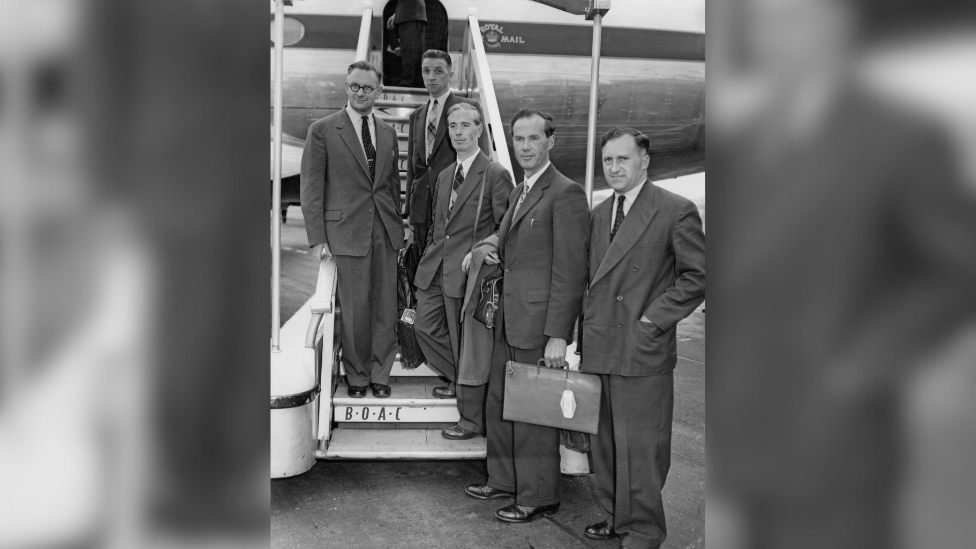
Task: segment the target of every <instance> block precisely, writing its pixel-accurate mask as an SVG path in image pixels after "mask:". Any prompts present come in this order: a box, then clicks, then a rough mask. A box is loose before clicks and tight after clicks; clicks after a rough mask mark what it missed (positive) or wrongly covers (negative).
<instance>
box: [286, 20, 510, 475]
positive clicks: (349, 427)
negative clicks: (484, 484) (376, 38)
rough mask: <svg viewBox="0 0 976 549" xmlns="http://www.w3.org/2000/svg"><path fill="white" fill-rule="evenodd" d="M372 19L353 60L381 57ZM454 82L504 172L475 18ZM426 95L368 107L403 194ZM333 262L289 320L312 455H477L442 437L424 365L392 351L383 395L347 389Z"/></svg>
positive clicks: (480, 441) (447, 411)
mask: <svg viewBox="0 0 976 549" xmlns="http://www.w3.org/2000/svg"><path fill="white" fill-rule="evenodd" d="M373 24H378V19H377V20H375V21H374V18H373V16H372V10H371V9H369V8H367V9H366V10H365V12H364V13H363V18H362V23H361V27H360V42H359V47H358V49H357V53H356V56H357V57H356V59H369V60H370V61H372V62H374V63H377V64H378V63H380V62H381V59H382V56H381V55H380V52H379V51H375V50H376V48H371V45H370V43H369V37H370V28H371V26H372V25H373ZM454 67H455V74H456V79H457V80H456V82H455V83H454V84H455V86H454V88H455V89H454V93H455V94H457V95H460V96H464V97H472V98H474V99H476V100H478V101H479V102H480V103H481V105H482V106H483V109H484V111H485V115H486V122H487V124H486V130H487V131H488V132H489V136H490V138H491V141H492V143H493V144H494V145H493V146H494V148H495V150H494V151H493V157H494V159H495V161H497V162H500V163H501V164H502V165H504V166H505V167H507V168H508V169H509V171H511V169H512V166H511V160H510V159H509V156H508V148H507V144H506V141H505V137H504V133H503V130H502V122H501V118H500V114H499V112H498V104H497V101H496V100H495V95H494V86H493V84H492V82H491V76H490V74H489V73H488V65H487V61H486V57H485V52H484V47H483V45H482V38H481V31H480V28H479V25H478V21H477V18H476V17H475V16H471V17H470V18H469V21H468V24H467V28H466V31H465V45H464V50H463V52H462V53H461V54H460V55H459V56H457V55H456V56H455V60H454ZM427 99H428V94H427V90H426V89H424V88H402V87H386V88H384V90H383V93H382V94H381V95H380V97H379V98H377V101H376V103H375V104H374V107H373V108H374V112H375V113H376V114H377V115H378V116H379V117H380V118H382V119H384V120H385V121H386V122H388V123H390V124H391V125H393V127H394V129H395V130H396V132H397V138H398V143H399V151H400V156H399V162H398V167H399V170H400V190H401V196H402V197H404V198H405V196H406V188H407V183H408V182H407V177H406V169H407V162H408V158H407V140H408V139H409V135H410V124H409V118H408V117H409V115H410V113H411V112H412V111H413V110H414V109H416V108H417V107H419V106H421V105H423V103H424V102H426V101H427ZM335 282H336V281H335V265H334V263H333V262H332V261H331V259H325V260H323V261H322V264H321V266H320V271H319V280H318V284H317V287H316V294H315V296H313V298H312V299H311V300H310V301H309V306H308V308H307V310H306V311H303V313H304V314H303V315H300V316H298V317H296V319H294V320H296V321H298V322H305V321H307V323H308V332H307V334H306V345H307V346H309V347H313V348H315V349H316V353H315V355H316V362H317V363H319V364H320V367H319V368H318V373H317V375H318V378H319V380H320V385H321V398H320V399H319V410H318V422H317V423H318V425H317V430H318V432H317V439H318V448H317V451H316V457H317V458H320V459H477V458H483V457H485V453H486V443H485V438H484V437H480V436H479V437H475V438H473V439H469V440H463V441H458V440H448V439H446V438H444V437H443V436H441V430H442V429H444V428H445V427H448V426H450V425H453V424H454V423H456V422H457V421H458V419H459V414H458V410H457V401H456V400H455V399H440V398H437V397H435V396H434V395H433V389H434V388H435V387H438V386H443V385H446V382H444V381H442V380H441V379H440V378H439V377H438V375H437V373H436V372H435V371H433V370H432V369H431V368H430V367H429V366H427V365H426V364H422V365H421V366H420V367H418V368H415V369H413V370H407V369H406V368H404V366H403V364H402V363H401V362H400V358H399V355H398V356H397V360H396V362H395V363H394V366H393V371H392V375H391V378H390V386H391V388H392V395H391V396H390V397H389V398H374V397H373V396H372V392H371V391H368V392H367V396H366V397H365V398H352V397H349V396H348V393H347V389H348V387H347V386H346V383H345V381H344V374H345V371H344V369H343V367H342V364H341V349H339V348H338V343H339V337H338V327H339V322H338V320H337V319H338V316H339V315H341V311H339V309H338V308H337V307H336V303H335Z"/></svg>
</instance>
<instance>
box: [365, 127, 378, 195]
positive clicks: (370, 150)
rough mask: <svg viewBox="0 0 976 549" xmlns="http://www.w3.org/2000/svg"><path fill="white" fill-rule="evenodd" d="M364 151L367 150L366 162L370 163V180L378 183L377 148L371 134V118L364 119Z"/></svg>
mask: <svg viewBox="0 0 976 549" xmlns="http://www.w3.org/2000/svg"><path fill="white" fill-rule="evenodd" d="M363 149H365V150H366V161H367V162H369V180H370V181H376V148H374V147H373V138H372V137H370V134H369V117H368V116H364V117H363Z"/></svg>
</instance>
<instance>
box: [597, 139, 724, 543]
mask: <svg viewBox="0 0 976 549" xmlns="http://www.w3.org/2000/svg"><path fill="white" fill-rule="evenodd" d="M600 146H601V148H602V151H603V153H602V157H603V173H604V175H605V176H606V179H607V183H608V184H609V185H610V186H611V187H612V188H613V190H614V194H613V195H612V196H611V197H610V198H608V199H607V200H606V201H604V202H603V203H602V204H600V205H599V206H597V207H596V208H594V209H593V214H592V218H591V221H592V223H591V229H590V251H591V254H590V259H589V263H590V265H589V267H590V277H589V278H590V282H589V291H588V293H587V296H586V304H585V307H584V313H583V336H582V339H583V340H584V342H585V345H583V356H582V366H581V371H583V372H586V373H592V374H599V375H600V378H601V380H602V382H603V397H602V399H601V404H600V424H599V432H598V433H597V435H596V437H594V438H593V449H592V452H593V468H594V472H595V473H596V491H597V499H598V503H599V504H600V506H601V507H603V509H604V511H606V513H607V518H606V520H604V521H602V522H598V523H596V524H593V525H591V526H588V527H587V528H586V530H585V534H586V536H587V537H589V538H591V539H600V540H607V539H617V538H619V539H620V547H626V548H629V549H656V548H658V547H660V546H661V544H662V543H663V542H664V538H665V536H666V535H667V528H666V526H665V522H664V505H663V502H662V499H661V489H662V488H663V487H664V480H665V478H666V477H667V474H668V469H669V467H670V464H671V417H672V413H673V411H674V377H673V374H672V372H673V370H674V367H675V365H676V364H677V361H678V358H677V342H676V338H675V331H676V328H675V326H676V325H677V324H678V321H680V320H681V319H683V318H685V317H687V316H688V315H690V314H691V313H692V312H694V310H695V309H696V308H697V307H698V306H699V305H701V303H702V301H704V299H705V235H704V232H703V231H702V222H701V217H699V215H698V209H697V208H696V207H695V205H694V204H693V203H692V202H691V201H689V200H687V199H685V198H683V197H681V196H678V195H676V194H673V193H670V192H668V191H666V190H664V189H661V188H660V187H657V186H655V185H653V184H652V183H651V182H649V181H647V166H648V164H649V163H650V157H649V155H648V149H649V147H650V141H649V140H648V138H647V136H645V135H644V134H642V133H640V132H639V131H637V130H635V129H632V128H614V129H612V130H610V131H609V132H607V133H606V134H605V135H604V136H603V139H602V142H601V145H600Z"/></svg>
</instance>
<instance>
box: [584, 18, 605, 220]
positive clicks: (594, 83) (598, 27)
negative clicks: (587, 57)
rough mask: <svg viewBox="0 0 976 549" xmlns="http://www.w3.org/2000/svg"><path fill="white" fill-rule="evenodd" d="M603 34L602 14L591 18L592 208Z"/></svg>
mask: <svg viewBox="0 0 976 549" xmlns="http://www.w3.org/2000/svg"><path fill="white" fill-rule="evenodd" d="M602 34H603V14H601V13H596V14H595V15H594V16H593V60H592V64H591V68H590V113H589V122H587V135H586V185H585V189H586V200H587V202H588V203H589V204H590V208H593V170H594V169H596V166H595V165H594V155H595V153H596V118H597V107H598V106H599V103H600V44H601V41H602Z"/></svg>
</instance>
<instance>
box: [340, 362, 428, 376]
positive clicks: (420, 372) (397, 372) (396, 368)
mask: <svg viewBox="0 0 976 549" xmlns="http://www.w3.org/2000/svg"><path fill="white" fill-rule="evenodd" d="M339 374H340V375H346V369H345V367H344V366H342V365H340V366H339ZM390 375H391V376H394V377H438V376H440V374H438V373H437V372H436V371H434V370H433V369H432V368H431V367H430V366H428V365H427V364H421V365H420V366H417V367H416V368H414V369H413V370H407V369H406V368H404V367H403V364H401V363H400V361H399V360H397V361H396V362H394V363H393V370H392V371H390Z"/></svg>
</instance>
